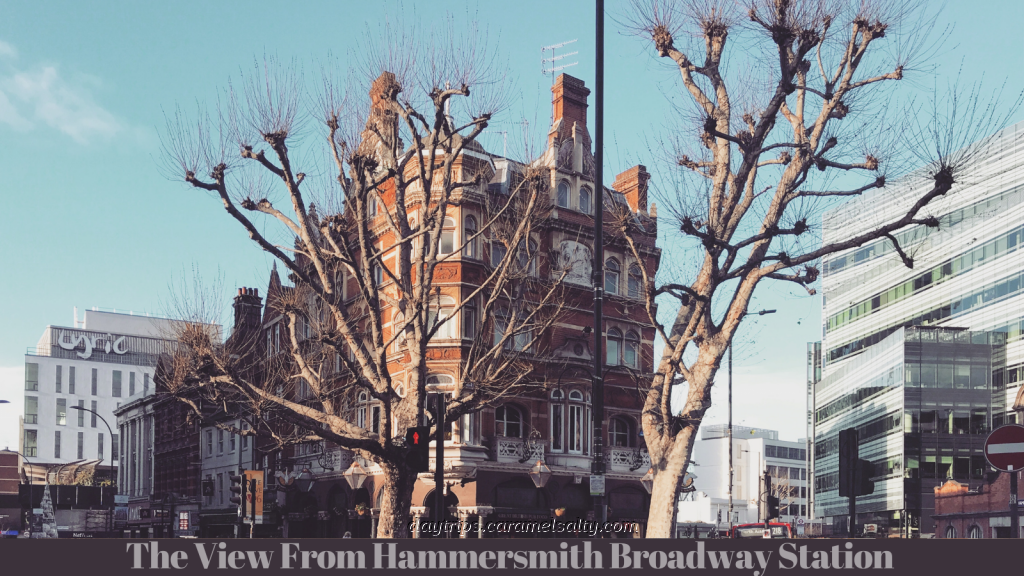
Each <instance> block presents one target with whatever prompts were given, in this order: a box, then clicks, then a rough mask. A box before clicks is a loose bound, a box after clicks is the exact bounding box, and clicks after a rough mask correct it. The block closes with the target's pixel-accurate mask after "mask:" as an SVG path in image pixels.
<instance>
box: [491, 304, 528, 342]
mask: <svg viewBox="0 0 1024 576" xmlns="http://www.w3.org/2000/svg"><path fill="white" fill-rule="evenodd" d="M518 318H519V319H520V320H521V319H522V318H523V315H522V314H520V315H518ZM517 328H519V330H518V331H516V332H515V333H514V334H512V335H510V336H509V337H508V338H507V339H506V338H505V334H506V333H508V331H509V330H516V329H517ZM503 339H504V340H505V342H504V344H502V342H501V341H502V340H503ZM531 340H533V333H532V332H531V331H530V330H527V329H525V328H523V326H522V324H520V325H519V326H513V325H512V314H511V313H510V312H509V311H508V309H506V308H498V309H497V310H496V311H495V312H494V344H493V345H494V346H497V345H499V344H502V346H503V347H504V349H505V350H512V349H515V350H519V351H523V350H526V348H527V347H529V345H530V341H531Z"/></svg>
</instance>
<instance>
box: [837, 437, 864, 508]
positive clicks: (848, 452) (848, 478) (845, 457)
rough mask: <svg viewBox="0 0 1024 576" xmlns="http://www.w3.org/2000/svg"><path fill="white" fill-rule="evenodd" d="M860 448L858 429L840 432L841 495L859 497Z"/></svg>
mask: <svg viewBox="0 0 1024 576" xmlns="http://www.w3.org/2000/svg"><path fill="white" fill-rule="evenodd" d="M859 451H860V446H859V445H858V442H857V429H856V428H847V429H846V430H840V431H839V495H840V496H847V497H848V496H857V489H856V486H855V484H856V482H857V474H856V471H857V459H858V457H859Z"/></svg>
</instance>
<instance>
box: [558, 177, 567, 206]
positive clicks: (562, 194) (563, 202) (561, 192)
mask: <svg viewBox="0 0 1024 576" xmlns="http://www.w3.org/2000/svg"><path fill="white" fill-rule="evenodd" d="M558 207H559V208H568V207H569V183H568V182H566V181H565V180H562V181H561V182H559V183H558Z"/></svg>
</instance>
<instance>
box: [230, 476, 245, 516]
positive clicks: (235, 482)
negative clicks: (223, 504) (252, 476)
mask: <svg viewBox="0 0 1024 576" xmlns="http://www.w3.org/2000/svg"><path fill="white" fill-rule="evenodd" d="M228 479H229V480H231V488H230V490H231V497H230V498H228V501H229V502H231V503H232V504H237V505H238V517H239V518H245V492H246V482H245V475H244V474H242V473H241V472H239V473H238V474H233V475H231V476H228Z"/></svg>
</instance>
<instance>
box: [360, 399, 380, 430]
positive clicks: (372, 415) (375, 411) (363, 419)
mask: <svg viewBox="0 0 1024 576" xmlns="http://www.w3.org/2000/svg"><path fill="white" fill-rule="evenodd" d="M356 426H359V427H360V428H366V429H367V430H369V431H370V432H374V433H380V404H377V403H375V402H371V401H370V395H369V394H367V393H366V392H365V391H361V392H359V395H358V396H357V397H356Z"/></svg>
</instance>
